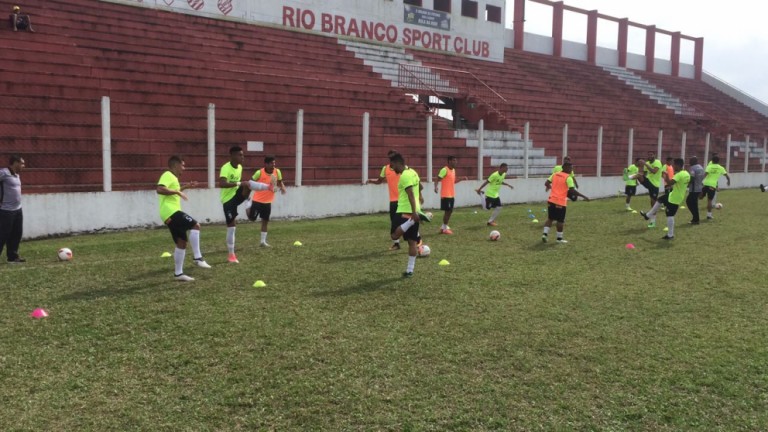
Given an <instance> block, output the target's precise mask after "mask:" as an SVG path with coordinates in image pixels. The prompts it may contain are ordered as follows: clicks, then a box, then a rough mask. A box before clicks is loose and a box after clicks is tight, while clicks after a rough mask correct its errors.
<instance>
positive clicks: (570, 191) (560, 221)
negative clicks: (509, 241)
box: [541, 162, 589, 244]
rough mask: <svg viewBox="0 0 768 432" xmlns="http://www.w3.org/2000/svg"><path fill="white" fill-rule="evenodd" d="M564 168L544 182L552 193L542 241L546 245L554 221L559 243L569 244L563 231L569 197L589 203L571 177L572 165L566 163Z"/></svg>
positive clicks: (548, 201) (550, 193)
mask: <svg viewBox="0 0 768 432" xmlns="http://www.w3.org/2000/svg"><path fill="white" fill-rule="evenodd" d="M562 168H563V169H562V170H561V171H558V172H556V173H554V174H552V175H551V176H549V178H548V179H547V181H546V182H544V187H545V188H547V189H548V190H549V191H550V192H549V199H548V200H547V204H548V205H549V206H548V208H547V221H546V222H544V232H543V233H542V234H541V241H542V242H544V243H546V242H547V240H548V238H549V229H550V228H551V227H552V221H556V222H557V242H558V243H561V244H565V243H568V241H567V240H565V239H564V238H563V229H564V228H565V210H566V206H567V205H568V197H569V196H572V195H575V196H577V197H579V196H580V197H582V198H584V199H585V200H586V201H589V198H588V197H587V196H586V195H584V194H582V193H581V192H579V191H577V190H576V185H575V184H574V181H573V177H571V173H572V172H573V166H572V165H571V163H570V162H564V163H563V166H562Z"/></svg>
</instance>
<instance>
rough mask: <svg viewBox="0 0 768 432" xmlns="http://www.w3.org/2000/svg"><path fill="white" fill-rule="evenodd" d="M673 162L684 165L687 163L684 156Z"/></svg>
mask: <svg viewBox="0 0 768 432" xmlns="http://www.w3.org/2000/svg"><path fill="white" fill-rule="evenodd" d="M672 163H674V164H675V165H678V166H683V165H685V160H683V158H677V159H675V160H674V161H673V162H672Z"/></svg>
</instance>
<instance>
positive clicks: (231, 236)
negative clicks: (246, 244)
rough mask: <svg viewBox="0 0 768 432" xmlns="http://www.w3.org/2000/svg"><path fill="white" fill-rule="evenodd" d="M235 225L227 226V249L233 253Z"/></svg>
mask: <svg viewBox="0 0 768 432" xmlns="http://www.w3.org/2000/svg"><path fill="white" fill-rule="evenodd" d="M236 229H237V227H227V250H228V251H229V253H231V254H233V253H235V230H236Z"/></svg>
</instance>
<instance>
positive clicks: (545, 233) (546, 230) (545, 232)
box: [544, 226, 549, 235]
mask: <svg viewBox="0 0 768 432" xmlns="http://www.w3.org/2000/svg"><path fill="white" fill-rule="evenodd" d="M544 235H549V227H548V226H545V227H544Z"/></svg>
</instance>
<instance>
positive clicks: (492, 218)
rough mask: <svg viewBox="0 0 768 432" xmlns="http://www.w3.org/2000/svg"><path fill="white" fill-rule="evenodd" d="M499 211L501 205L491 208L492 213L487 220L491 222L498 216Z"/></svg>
mask: <svg viewBox="0 0 768 432" xmlns="http://www.w3.org/2000/svg"><path fill="white" fill-rule="evenodd" d="M499 213H501V207H496V208H495V209H493V213H491V218H490V219H488V222H493V221H495V220H496V218H497V217H499Z"/></svg>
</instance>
